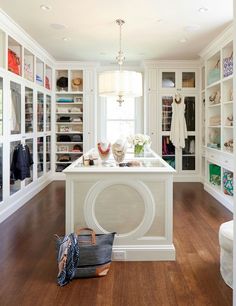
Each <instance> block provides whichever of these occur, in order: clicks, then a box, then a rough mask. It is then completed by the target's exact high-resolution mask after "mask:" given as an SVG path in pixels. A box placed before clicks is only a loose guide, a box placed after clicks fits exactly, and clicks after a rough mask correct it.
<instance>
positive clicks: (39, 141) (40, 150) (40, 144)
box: [37, 137, 44, 177]
mask: <svg viewBox="0 0 236 306" xmlns="http://www.w3.org/2000/svg"><path fill="white" fill-rule="evenodd" d="M43 148H44V138H43V137H38V139H37V152H38V164H37V175H38V177H41V176H42V175H43V171H44V166H43V161H44V158H43V155H44V154H43V151H44V149H43Z"/></svg>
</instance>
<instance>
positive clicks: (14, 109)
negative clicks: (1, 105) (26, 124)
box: [10, 88, 21, 134]
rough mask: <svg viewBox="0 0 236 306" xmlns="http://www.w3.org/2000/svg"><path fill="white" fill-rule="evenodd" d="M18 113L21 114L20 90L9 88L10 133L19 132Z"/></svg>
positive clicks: (19, 119)
mask: <svg viewBox="0 0 236 306" xmlns="http://www.w3.org/2000/svg"><path fill="white" fill-rule="evenodd" d="M20 114H21V95H20V92H18V91H17V90H15V89H14V88H12V89H11V101H10V128H11V134H18V133H20V121H21V118H20Z"/></svg>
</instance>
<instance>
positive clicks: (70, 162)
mask: <svg viewBox="0 0 236 306" xmlns="http://www.w3.org/2000/svg"><path fill="white" fill-rule="evenodd" d="M72 163H73V161H69V162H59V161H57V162H56V164H72Z"/></svg>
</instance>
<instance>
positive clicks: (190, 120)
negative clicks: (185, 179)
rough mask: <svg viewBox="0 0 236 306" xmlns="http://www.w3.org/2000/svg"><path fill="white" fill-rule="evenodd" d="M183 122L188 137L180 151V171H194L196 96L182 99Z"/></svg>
mask: <svg viewBox="0 0 236 306" xmlns="http://www.w3.org/2000/svg"><path fill="white" fill-rule="evenodd" d="M184 103H185V120H186V126H187V131H188V137H187V138H186V139H185V148H183V149H182V163H181V164H182V167H181V169H182V171H195V170H196V96H194V95H189V96H185V97H184Z"/></svg>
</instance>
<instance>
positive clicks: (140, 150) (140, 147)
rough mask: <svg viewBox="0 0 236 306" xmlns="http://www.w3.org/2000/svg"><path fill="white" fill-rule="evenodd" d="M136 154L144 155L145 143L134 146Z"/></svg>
mask: <svg viewBox="0 0 236 306" xmlns="http://www.w3.org/2000/svg"><path fill="white" fill-rule="evenodd" d="M134 156H136V157H142V156H144V145H138V144H137V145H135V146H134Z"/></svg>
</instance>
